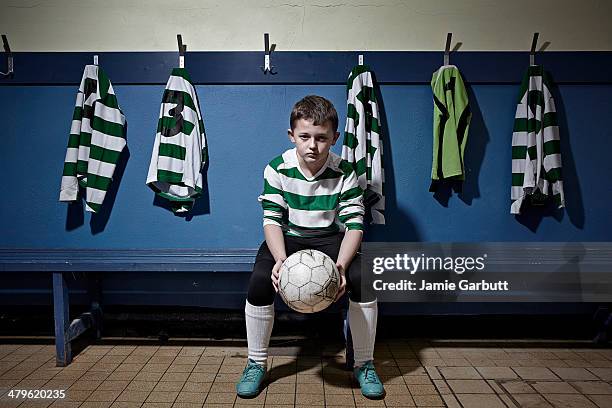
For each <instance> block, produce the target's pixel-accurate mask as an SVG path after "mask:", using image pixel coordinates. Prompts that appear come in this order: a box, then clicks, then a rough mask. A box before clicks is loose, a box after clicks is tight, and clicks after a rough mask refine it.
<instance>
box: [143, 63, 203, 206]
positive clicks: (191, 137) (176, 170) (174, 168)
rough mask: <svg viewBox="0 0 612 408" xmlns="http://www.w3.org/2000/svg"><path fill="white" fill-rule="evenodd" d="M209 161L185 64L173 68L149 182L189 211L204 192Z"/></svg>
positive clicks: (164, 195) (200, 121)
mask: <svg viewBox="0 0 612 408" xmlns="http://www.w3.org/2000/svg"><path fill="white" fill-rule="evenodd" d="M207 161H208V149H207V145H206V135H205V133H204V122H203V121H202V115H201V113H200V106H199V102H198V96H197V94H196V90H195V87H194V86H193V84H192V83H191V78H190V77H189V74H188V73H187V71H186V70H185V69H184V68H174V69H173V70H172V74H171V75H170V78H169V79H168V83H167V84H166V89H165V91H164V95H163V98H162V103H161V108H160V111H159V122H158V125H157V134H156V135H155V143H154V145H153V153H152V155H151V164H150V165H149V173H148V175H147V185H148V186H149V187H151V189H152V190H153V191H155V193H156V194H157V195H158V196H160V197H163V198H165V199H167V200H169V201H170V205H171V208H172V211H174V212H175V213H181V212H186V211H189V210H191V208H192V207H193V204H194V202H195V199H196V198H198V197H199V196H201V195H202V178H203V175H202V169H203V167H204V165H205V163H206V162H207Z"/></svg>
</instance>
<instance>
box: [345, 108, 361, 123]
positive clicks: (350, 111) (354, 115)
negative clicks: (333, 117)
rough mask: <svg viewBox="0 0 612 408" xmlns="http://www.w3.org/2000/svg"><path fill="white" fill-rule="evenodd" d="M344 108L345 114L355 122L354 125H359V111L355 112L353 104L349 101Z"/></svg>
mask: <svg viewBox="0 0 612 408" xmlns="http://www.w3.org/2000/svg"><path fill="white" fill-rule="evenodd" d="M346 109H347V112H346V116H347V117H349V118H351V119H353V121H354V122H355V127H357V126H359V113H358V112H357V109H356V108H355V105H353V104H352V103H349V104H348V106H347V108H346Z"/></svg>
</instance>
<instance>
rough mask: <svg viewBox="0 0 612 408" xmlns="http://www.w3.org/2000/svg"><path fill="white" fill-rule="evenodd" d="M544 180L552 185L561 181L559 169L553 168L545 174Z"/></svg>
mask: <svg viewBox="0 0 612 408" xmlns="http://www.w3.org/2000/svg"><path fill="white" fill-rule="evenodd" d="M546 179H547V180H548V181H550V182H552V183H554V182H555V181H559V180H561V168H560V167H555V168H553V169H550V171H548V172H547V173H546Z"/></svg>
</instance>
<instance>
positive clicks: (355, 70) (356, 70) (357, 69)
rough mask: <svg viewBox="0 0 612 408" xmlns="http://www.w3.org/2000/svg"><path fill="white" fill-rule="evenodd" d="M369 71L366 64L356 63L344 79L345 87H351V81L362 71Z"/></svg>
mask: <svg viewBox="0 0 612 408" xmlns="http://www.w3.org/2000/svg"><path fill="white" fill-rule="evenodd" d="M369 71H370V67H369V66H367V65H356V66H355V67H354V68H353V70H352V71H351V73H350V74H349V77H348V80H347V81H346V85H347V88H348V89H351V88H352V87H353V81H354V80H355V78H357V77H358V76H359V75H361V74H363V73H364V72H369Z"/></svg>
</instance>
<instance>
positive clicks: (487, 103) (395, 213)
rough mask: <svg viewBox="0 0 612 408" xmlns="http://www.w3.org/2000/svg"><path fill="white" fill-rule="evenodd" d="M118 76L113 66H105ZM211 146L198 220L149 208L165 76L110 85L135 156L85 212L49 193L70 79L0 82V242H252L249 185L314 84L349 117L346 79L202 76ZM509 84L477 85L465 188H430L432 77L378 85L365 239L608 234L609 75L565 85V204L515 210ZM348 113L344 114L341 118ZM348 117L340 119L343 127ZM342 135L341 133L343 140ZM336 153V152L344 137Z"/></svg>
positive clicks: (255, 218)
mask: <svg viewBox="0 0 612 408" xmlns="http://www.w3.org/2000/svg"><path fill="white" fill-rule="evenodd" d="M111 80H112V77H111ZM197 88H198V94H199V97H200V100H201V107H202V110H203V113H204V121H205V127H206V132H207V135H208V143H209V151H210V167H209V170H208V191H209V194H208V197H206V199H203V200H201V202H200V203H199V205H198V206H197V207H196V209H197V211H198V212H199V213H200V214H199V215H195V216H194V217H192V218H180V217H176V216H174V215H173V214H172V213H170V212H169V211H168V210H166V209H165V208H163V207H160V206H157V205H154V194H153V192H152V191H151V190H150V189H149V188H148V187H147V186H145V184H144V181H145V178H146V173H147V169H148V164H149V158H150V154H151V149H152V145H153V138H154V131H155V128H156V123H157V118H158V112H159V103H160V99H161V95H162V92H163V86H159V85H117V86H115V91H116V93H117V96H118V99H119V103H120V105H121V107H122V109H123V111H124V113H125V115H126V117H127V120H128V148H129V159H128V160H127V164H126V166H125V169H124V171H123V175H122V177H121V183H120V184H119V185H118V190H117V192H116V196H115V198H114V203H113V205H112V210H111V212H110V214H105V215H104V214H103V215H102V216H95V217H93V218H92V217H91V214H85V215H83V211H82V208H79V207H76V208H75V207H74V206H72V207H71V209H70V210H69V207H68V206H67V205H66V204H65V203H59V202H58V201H57V199H58V194H59V184H60V178H61V171H62V165H63V158H64V154H65V147H66V142H67V136H68V133H69V127H70V118H71V115H72V109H73V104H74V98H75V92H76V87H75V86H35V87H33V86H10V87H7V86H4V87H0V118H1V121H2V124H3V127H2V132H1V134H2V139H3V143H2V148H1V149H0V174H2V175H3V186H4V194H3V195H4V197H3V200H0V224H1V225H2V234H0V247H3V248H172V247H177V248H179V247H183V248H185V247H187V248H224V247H226V248H227V247H230V248H254V247H256V246H258V245H259V243H260V242H261V240H262V238H263V234H262V229H261V210H260V207H259V203H258V202H257V196H258V194H259V193H260V191H261V188H262V179H261V178H262V170H263V167H264V166H265V164H266V163H267V161H268V160H269V159H271V158H272V157H274V156H275V155H277V154H278V153H280V152H281V151H283V150H284V149H286V148H289V147H290V143H289V141H288V139H287V137H286V128H287V127H288V116H289V112H290V109H291V106H292V104H293V103H294V102H295V101H296V100H298V99H299V98H301V97H302V96H304V95H305V94H309V93H315V94H320V95H322V96H325V97H327V98H329V99H330V100H332V102H334V104H335V105H336V108H337V109H338V113H339V115H340V117H341V118H344V116H345V112H346V107H345V103H346V101H345V91H344V86H342V85H319V86H311V85H202V86H198V87H197ZM517 91H518V86H517V85H489V84H482V85H473V86H472V87H471V88H470V89H469V92H470V103H471V106H472V109H473V111H474V117H473V120H472V126H471V129H470V135H469V137H470V139H469V141H468V148H467V149H468V153H467V157H466V160H465V161H466V168H467V169H468V172H469V174H468V181H467V182H466V186H465V194H464V195H463V196H462V197H459V196H456V195H453V196H452V197H450V198H448V199H445V198H441V199H440V200H436V199H434V197H432V194H431V193H429V192H428V187H429V174H430V171H431V154H432V153H431V151H432V147H431V144H432V136H431V134H432V102H431V91H430V89H429V87H428V86H427V85H422V84H419V85H382V86H381V89H380V93H381V97H382V103H383V108H384V110H383V113H384V121H383V124H384V125H385V129H386V137H387V139H386V142H387V143H386V145H385V161H386V175H387V188H388V209H389V211H388V215H387V220H388V223H389V225H388V226H385V227H380V226H376V227H374V228H372V230H371V232H370V234H369V239H370V240H380V241H384V240H390V241H415V240H421V241H612V232H611V231H612V218H611V217H610V210H609V207H610V204H609V203H610V201H611V200H612V187H611V186H612V183H610V181H609V180H608V175H609V174H612V161H611V160H610V159H609V152H610V151H611V150H612V128H611V127H609V126H606V125H605V124H606V122H607V119H608V118H609V115H610V112H612V85H594V84H592V85H585V84H581V85H566V84H564V85H561V86H559V89H558V91H557V100H556V102H557V107H558V111H559V117H560V120H561V137H562V153H563V165H564V167H563V170H564V177H565V195H566V199H567V209H566V210H565V211H564V212H555V211H551V210H547V209H543V210H537V211H532V212H531V213H530V215H529V216H526V217H522V218H520V219H515V217H514V216H511V215H510V214H509V186H510V147H511V146H510V141H511V133H512V124H513V116H514V110H515V100H516V96H517ZM341 122H342V120H341ZM341 126H342V124H341ZM339 145H340V143H339ZM339 145H338V146H336V147H335V149H334V150H335V151H336V152H339V147H340V146H339Z"/></svg>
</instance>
